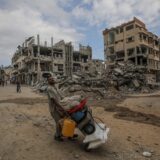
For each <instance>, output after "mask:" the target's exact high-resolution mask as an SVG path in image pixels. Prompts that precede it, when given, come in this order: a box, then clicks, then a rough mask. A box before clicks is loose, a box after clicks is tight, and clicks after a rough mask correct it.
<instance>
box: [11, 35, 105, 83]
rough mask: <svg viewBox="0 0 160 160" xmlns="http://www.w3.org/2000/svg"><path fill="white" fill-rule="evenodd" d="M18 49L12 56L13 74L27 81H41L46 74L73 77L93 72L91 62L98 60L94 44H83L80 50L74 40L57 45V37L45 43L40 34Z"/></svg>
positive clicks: (24, 81)
mask: <svg viewBox="0 0 160 160" xmlns="http://www.w3.org/2000/svg"><path fill="white" fill-rule="evenodd" d="M36 40H37V43H35V41H36ZM17 48H18V49H17V51H16V52H15V53H14V55H13V57H12V65H13V68H14V69H13V74H14V76H15V77H16V79H17V78H18V79H19V80H20V81H21V83H24V84H33V83H35V82H37V81H40V80H41V79H42V77H43V75H44V74H51V75H55V76H58V75H60V76H68V77H72V75H73V74H74V73H77V72H80V73H82V72H87V71H89V69H90V64H91V63H94V62H92V61H94V60H92V48H91V47H90V46H83V45H81V44H80V45H79V50H75V49H74V46H73V45H72V43H71V42H69V43H65V42H64V41H63V40H62V41H59V42H57V43H55V44H54V45H53V38H51V46H47V42H45V43H44V45H41V44H40V37H39V35H37V39H35V37H29V38H28V39H26V40H25V42H24V43H23V44H22V46H18V47H17ZM94 64H95V63H94ZM95 65H96V64H95ZM92 66H93V65H92ZM101 67H102V66H101V65H99V66H98V68H101ZM102 68H103V67H102ZM98 70H100V69H98Z"/></svg>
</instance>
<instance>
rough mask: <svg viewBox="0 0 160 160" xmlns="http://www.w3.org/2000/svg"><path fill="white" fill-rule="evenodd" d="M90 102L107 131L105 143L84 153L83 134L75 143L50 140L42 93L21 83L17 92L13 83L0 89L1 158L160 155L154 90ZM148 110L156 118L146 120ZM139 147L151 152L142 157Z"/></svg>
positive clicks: (137, 158) (120, 159)
mask: <svg viewBox="0 0 160 160" xmlns="http://www.w3.org/2000/svg"><path fill="white" fill-rule="evenodd" d="M90 104H91V106H92V109H93V113H94V115H95V116H98V117H101V118H102V119H103V121H104V122H105V123H106V124H107V125H108V126H109V127H110V128H111V131H110V135H109V139H108V142H107V143H106V144H105V145H104V146H102V147H101V148H99V149H96V150H94V151H92V152H89V153H88V152H85V151H84V150H83V147H82V139H83V136H82V135H80V136H79V139H78V140H77V141H74V142H73V141H68V140H66V141H64V142H56V141H54V139H53V135H54V130H55V127H54V122H53V120H52V118H51V116H50V114H49V111H48V104H47V97H46V96H44V95H40V94H36V93H33V92H32V90H31V89H30V88H28V87H22V93H16V92H15V86H7V87H4V88H2V87H1V88H0V160H23V159H24V160H53V159H54V160H73V159H81V160H89V159H92V160H145V159H153V160H159V159H160V127H159V126H158V123H159V118H160V105H159V104H160V96H159V94H156V96H149V95H147V97H139V98H138V97H136V98H135V97H130V98H127V99H125V100H124V101H121V102H120V101H119V100H115V99H112V100H111V99H106V100H103V101H102V100H99V101H93V99H90ZM116 104H117V105H118V107H119V108H118V109H117V108H116ZM111 107H112V109H109V108H111ZM113 108H114V109H113ZM122 108H123V109H122ZM124 108H126V109H127V111H126V110H124ZM128 110H129V111H128ZM123 111H125V112H123ZM130 111H131V112H132V113H130ZM123 113H125V114H123ZM128 114H129V115H130V116H127V115H128ZM149 114H151V115H152V116H153V117H154V118H155V119H154V118H153V119H152V118H150V117H149V119H147V118H146V117H148V115H149ZM116 115H119V116H116ZM133 115H134V116H133ZM144 115H145V116H146V117H145V118H146V119H145V118H144ZM141 116H142V117H141ZM124 117H125V118H124ZM128 117H132V118H128ZM137 117H138V118H137ZM136 119H138V120H136ZM149 121H152V122H153V123H149ZM157 121H158V123H157ZM143 151H149V152H151V153H152V156H151V157H150V158H146V157H144V156H142V153H143Z"/></svg>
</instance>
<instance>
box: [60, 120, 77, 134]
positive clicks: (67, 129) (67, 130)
mask: <svg viewBox="0 0 160 160" xmlns="http://www.w3.org/2000/svg"><path fill="white" fill-rule="evenodd" d="M75 127H76V123H75V122H74V121H73V120H71V119H69V118H65V119H64V121H63V125H62V135H63V136H64V137H73V135H74V130H75Z"/></svg>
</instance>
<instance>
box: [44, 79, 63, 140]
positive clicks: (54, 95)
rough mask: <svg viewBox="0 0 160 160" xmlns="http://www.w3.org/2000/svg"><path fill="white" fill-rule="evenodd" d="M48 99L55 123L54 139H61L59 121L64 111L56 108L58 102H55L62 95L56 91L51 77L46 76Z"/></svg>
mask: <svg viewBox="0 0 160 160" xmlns="http://www.w3.org/2000/svg"><path fill="white" fill-rule="evenodd" d="M47 93H48V100H49V109H50V113H51V115H52V117H53V118H54V120H55V123H56V133H55V136H54V138H55V140H58V141H62V140H63V139H62V135H61V126H60V123H59V121H60V120H61V119H62V118H63V117H64V116H65V113H64V112H63V111H62V110H60V109H59V108H58V106H57V105H58V104H56V102H57V101H59V100H60V99H61V98H62V96H61V94H60V93H59V92H58V90H57V88H56V87H55V81H54V79H53V78H51V77H50V78H48V89H47Z"/></svg>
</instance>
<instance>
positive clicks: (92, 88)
mask: <svg viewBox="0 0 160 160" xmlns="http://www.w3.org/2000/svg"><path fill="white" fill-rule="evenodd" d="M54 78H55V79H56V81H57V86H58V87H59V89H60V90H61V91H62V92H63V94H64V95H66V96H69V95H76V94H81V95H84V96H85V97H86V96H88V97H95V98H96V99H97V100H98V99H101V98H121V97H123V96H125V95H126V94H128V93H131V94H132V93H149V92H152V91H153V90H154V89H155V88H157V85H156V84H148V83H147V76H146V69H144V68H143V69H140V68H137V67H136V66H135V65H133V64H132V63H129V62H128V63H117V64H115V65H114V66H113V67H112V68H108V69H107V71H106V73H103V75H102V76H101V77H99V76H96V75H95V74H91V73H86V72H85V73H83V72H81V73H80V72H79V73H75V74H74V75H73V76H72V77H65V76H61V77H60V76H59V77H54ZM33 88H34V89H35V90H39V91H40V92H46V90H47V81H42V82H37V83H35V84H34V87H33Z"/></svg>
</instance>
